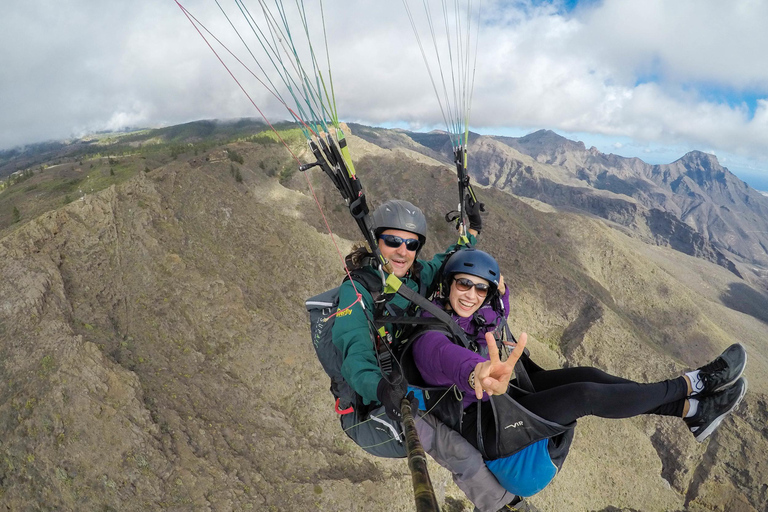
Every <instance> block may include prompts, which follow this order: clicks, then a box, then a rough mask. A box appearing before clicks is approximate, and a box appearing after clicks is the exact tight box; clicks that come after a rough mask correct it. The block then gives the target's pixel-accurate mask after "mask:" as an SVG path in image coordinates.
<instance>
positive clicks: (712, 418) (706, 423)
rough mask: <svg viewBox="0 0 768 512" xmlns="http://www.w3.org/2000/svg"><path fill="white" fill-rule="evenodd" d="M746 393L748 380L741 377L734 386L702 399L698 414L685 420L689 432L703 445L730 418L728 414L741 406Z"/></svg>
mask: <svg viewBox="0 0 768 512" xmlns="http://www.w3.org/2000/svg"><path fill="white" fill-rule="evenodd" d="M746 392H747V379H745V378H744V377H741V378H739V379H738V380H737V381H736V383H735V384H734V385H733V386H731V387H729V388H726V389H724V390H723V391H720V392H719V393H715V394H714V395H710V396H708V397H706V398H702V399H700V400H699V408H698V410H697V411H696V414H694V415H693V417H691V418H684V421H685V423H686V424H687V425H688V430H690V431H691V433H692V434H693V436H694V437H695V438H696V440H697V441H698V442H700V443H701V442H702V441H704V440H705V439H706V438H708V437H709V436H710V435H711V434H712V432H714V431H715V429H716V428H717V427H718V426H720V423H721V422H722V421H723V419H724V418H725V417H726V416H728V413H730V412H731V411H733V410H734V409H735V408H736V406H737V405H739V402H741V399H742V398H744V393H746Z"/></svg>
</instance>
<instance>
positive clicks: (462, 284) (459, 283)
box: [453, 277, 491, 297]
mask: <svg viewBox="0 0 768 512" xmlns="http://www.w3.org/2000/svg"><path fill="white" fill-rule="evenodd" d="M453 282H454V283H456V289H457V290H459V291H460V292H468V291H469V290H470V289H471V288H472V287H473V286H474V287H475V291H476V292H477V296H478V297H485V296H486V295H488V290H490V289H491V287H490V286H489V285H487V284H484V283H475V282H474V281H472V280H471V279H467V278H466V277H461V278H455V277H454V278H453Z"/></svg>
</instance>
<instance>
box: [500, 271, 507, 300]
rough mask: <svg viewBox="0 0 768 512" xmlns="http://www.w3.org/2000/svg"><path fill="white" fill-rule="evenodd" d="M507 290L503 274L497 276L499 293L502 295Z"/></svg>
mask: <svg viewBox="0 0 768 512" xmlns="http://www.w3.org/2000/svg"><path fill="white" fill-rule="evenodd" d="M506 291H507V285H505V284H504V276H503V275H502V276H500V277H499V295H504V293H505V292H506Z"/></svg>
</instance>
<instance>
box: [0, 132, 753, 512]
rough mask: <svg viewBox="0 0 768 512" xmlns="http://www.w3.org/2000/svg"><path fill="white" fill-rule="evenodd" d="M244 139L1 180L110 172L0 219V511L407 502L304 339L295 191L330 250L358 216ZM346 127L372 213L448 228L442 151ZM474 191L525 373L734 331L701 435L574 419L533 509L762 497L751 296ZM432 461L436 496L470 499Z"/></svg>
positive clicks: (714, 272) (304, 248)
mask: <svg viewBox="0 0 768 512" xmlns="http://www.w3.org/2000/svg"><path fill="white" fill-rule="evenodd" d="M255 135H258V134H255ZM385 135H386V137H385V139H386V140H388V141H393V140H397V137H391V138H387V137H389V135H387V134H385ZM148 136H149V135H148ZM366 137H368V138H372V137H373V134H368V135H366ZM398 137H399V136H398ZM246 139H247V140H240V141H233V142H227V143H225V144H213V145H211V146H210V147H208V146H204V145H201V144H198V145H194V144H193V145H192V146H185V149H184V151H182V152H176V150H175V149H174V147H172V146H163V147H162V154H160V153H154V152H153V153H149V152H145V153H142V152H134V153H132V154H127V153H126V154H125V155H122V154H117V152H114V153H115V154H114V155H113V160H116V162H114V163H111V164H110V163H109V161H108V160H107V159H106V158H102V157H98V158H96V157H94V158H93V159H91V160H89V159H84V161H83V164H82V165H79V163H78V162H77V161H76V160H75V161H62V163H61V164H59V165H58V166H57V167H53V168H51V169H50V170H47V171H44V172H42V173H39V172H35V173H34V175H33V176H32V177H30V178H29V179H28V180H27V181H24V182H23V183H19V184H16V185H13V186H12V187H11V188H10V189H8V190H6V191H5V192H3V194H5V193H7V192H14V193H15V194H17V195H14V196H7V197H14V198H16V199H18V200H20V198H22V197H28V196H35V195H36V194H38V193H40V191H41V190H42V189H43V188H44V185H45V183H49V182H50V183H55V184H62V183H63V184H68V183H69V180H72V179H76V178H78V179H79V177H83V179H84V181H82V182H80V183H79V185H81V186H84V184H86V183H87V184H93V186H94V188H96V187H97V185H98V183H96V182H95V181H94V180H95V178H96V175H97V174H98V175H99V176H100V179H102V180H105V181H103V182H99V183H109V181H108V180H115V182H114V183H111V184H109V185H108V186H106V187H104V188H102V189H100V190H95V191H94V192H90V191H88V192H87V193H85V194H84V195H82V196H78V197H77V198H75V199H74V200H73V201H71V202H69V203H68V204H66V205H62V204H61V201H60V200H55V201H54V202H55V208H52V209H49V210H47V211H44V212H43V213H41V214H40V215H36V216H30V217H26V216H24V217H22V219H21V220H20V221H19V222H17V223H15V224H12V225H10V227H8V226H6V227H5V229H4V230H3V231H1V232H0V277H2V278H1V279H0V297H2V301H1V302H0V377H2V379H0V382H2V386H0V426H2V428H3V431H4V432H5V435H4V437H3V438H2V445H0V453H1V454H2V456H3V461H4V464H2V465H0V506H5V507H6V508H10V509H11V510H23V509H25V508H33V507H38V508H40V507H43V508H48V509H56V510H63V511H70V510H71V511H76V510H83V509H102V510H109V509H113V510H126V511H131V510H137V511H139V510H142V511H143V510H157V509H163V508H165V509H170V510H190V509H206V508H207V509H213V510H248V509H249V508H250V509H253V510H270V509H272V510H293V509H296V508H301V509H304V510H354V509H358V508H365V509H366V510H372V511H379V510H380V511H384V510H409V509H412V507H413V498H412V496H411V494H410V493H411V491H410V485H411V482H410V476H409V474H408V472H407V469H406V466H405V463H404V462H403V461H400V460H383V459H376V458H373V457H370V456H368V455H367V454H365V453H364V452H363V451H362V450H360V449H359V448H357V447H355V446H354V445H353V444H352V443H351V441H350V440H349V439H347V438H346V436H345V435H344V434H343V433H342V432H341V430H340V429H339V426H338V419H337V417H336V415H335V413H334V412H333V403H332V400H331V396H330V394H329V393H328V389H327V388H328V382H327V378H326V377H325V376H324V374H323V372H322V370H321V368H320V365H319V364H318V362H317V360H316V358H315V356H314V354H313V353H312V349H311V348H310V346H309V344H310V341H309V340H310V338H309V332H308V327H307V319H306V313H305V311H304V308H303V300H304V299H306V298H307V297H309V296H312V295H314V294H316V293H319V292H320V291H323V290H325V289H328V288H331V287H332V286H336V285H337V284H338V283H339V282H340V281H341V279H342V277H343V271H342V268H341V263H340V260H339V254H338V253H337V252H336V249H335V247H334V242H333V241H332V240H331V238H330V236H329V235H328V233H327V230H326V227H325V224H324V221H323V219H322V218H321V217H320V216H319V215H318V211H317V205H316V204H315V198H314V197H312V196H313V195H314V196H316V198H317V201H318V203H319V204H320V206H321V207H322V210H323V212H324V213H325V217H326V219H327V221H328V223H329V226H330V227H331V230H332V232H333V233H334V234H335V243H336V244H338V245H339V251H340V252H341V253H342V254H344V253H345V252H346V251H347V250H349V248H350V247H351V245H352V242H353V241H355V240H357V239H359V238H360V234H359V233H358V232H357V228H356V227H355V226H354V223H353V222H352V220H351V219H350V218H349V213H348V212H347V211H346V209H345V208H344V206H343V205H341V204H340V199H339V197H338V192H337V191H336V190H335V189H334V188H333V186H332V185H331V184H330V183H329V180H328V179H327V178H326V177H325V176H324V175H323V173H321V172H312V171H310V172H309V173H308V174H303V173H300V172H295V163H294V162H292V161H291V159H290V158H289V156H288V155H287V154H286V152H285V150H284V148H283V147H281V146H279V145H277V144H275V143H274V141H271V139H268V138H267V137H263V136H256V137H253V138H251V137H247V138H246ZM348 141H349V145H350V149H351V152H352V155H353V156H355V164H356V167H357V169H358V173H359V176H360V178H361V179H362V180H363V182H364V184H365V187H366V193H367V194H368V197H369V201H370V206H371V207H375V206H376V205H377V204H380V202H382V201H383V200H385V199H388V198H390V197H399V198H403V199H407V200H411V201H413V202H414V203H416V204H417V205H419V206H420V207H421V208H422V209H423V210H424V212H425V214H426V215H427V217H428V221H429V227H430V229H429V233H428V242H427V246H426V247H425V249H424V250H425V254H431V253H434V252H436V251H438V250H440V249H441V248H442V247H443V246H445V245H447V244H448V243H450V242H452V241H455V236H456V233H455V229H454V227H453V226H452V225H451V224H449V223H446V222H445V221H444V219H443V215H444V212H445V211H446V210H448V209H451V207H452V206H453V204H454V203H455V194H456V185H455V182H456V176H455V171H454V170H453V169H452V168H451V165H450V163H449V165H445V164H444V163H443V162H444V160H445V157H444V156H441V160H434V159H433V160H423V161H422V160H419V159H414V158H411V157H409V156H407V155H408V154H409V153H407V152H403V151H401V148H400V147H396V145H393V147H392V148H384V147H380V146H376V145H375V144H373V143H372V142H370V141H368V140H367V139H363V138H359V137H358V136H357V135H355V133H354V129H353V133H352V134H351V135H349V136H348ZM134 142H135V140H134ZM294 148H295V149H296V151H297V154H298V155H299V157H300V158H303V157H304V156H305V155H304V154H303V153H302V151H306V150H305V149H304V148H305V146H304V145H303V144H300V143H297V144H296V145H295V147H294ZM416 149H417V148H415V147H414V151H416ZM142 150H146V151H148V149H146V148H142ZM428 150H429V148H425V149H423V150H421V151H428ZM134 151H138V150H137V149H135V148H134ZM419 154H422V153H419ZM142 156H144V157H146V158H142ZM520 158H524V156H521V157H520ZM525 158H527V159H528V160H526V162H528V164H531V165H532V163H533V162H534V160H533V159H531V157H525ZM63 160H65V159H63ZM91 163H94V166H93V167H90V164H91ZM148 164H149V165H148ZM110 166H111V167H110ZM150 166H151V168H149V167H150ZM110 168H112V169H114V170H115V176H111V175H110ZM147 169H148V170H147ZM233 170H234V171H239V172H240V176H241V180H240V181H238V179H237V177H236V176H237V173H236V172H233ZM549 170H550V171H553V169H549ZM523 172H524V171H523ZM57 173H61V175H59V174H57ZM121 173H125V176H124V177H123V176H121ZM87 175H89V176H90V178H87V179H86V178H85V176H87ZM307 179H308V180H309V181H310V183H311V184H312V190H313V192H312V193H310V192H309V191H308V187H307V183H306V180H307ZM16 187H18V190H16ZM29 187H33V188H31V189H29V190H27V189H28V188H29ZM51 188H55V187H51ZM57 190H60V192H59V193H61V194H64V193H68V192H67V191H69V189H66V190H65V189H57ZM89 190H90V187H89ZM477 192H478V194H479V195H480V198H481V200H482V201H484V202H485V203H486V205H487V209H488V212H489V213H488V215H487V217H486V218H485V221H484V226H485V227H484V230H483V233H482V235H481V238H480V244H481V245H480V248H482V249H484V250H488V251H489V252H491V253H492V254H494V255H495V256H496V257H497V259H498V260H499V263H500V266H501V268H502V269H503V272H504V276H505V281H507V282H508V285H509V286H510V289H511V290H513V293H512V296H511V307H512V311H513V313H512V316H511V326H512V329H513V332H515V333H516V334H517V333H518V332H520V331H521V330H525V331H527V332H528V333H529V336H530V338H529V339H530V345H529V347H530V349H531V353H532V356H533V357H534V359H535V360H536V361H537V362H538V363H540V364H542V365H543V366H545V367H547V368H555V367H562V366H577V365H595V366H598V367H600V368H603V369H605V370H606V371H610V372H612V373H614V374H617V375H622V376H625V377H628V378H633V379H637V380H642V381H653V380H656V379H662V378H667V377H669V376H672V375H679V374H680V372H682V371H683V370H686V369H690V368H695V367H697V366H699V365H701V364H703V363H705V362H707V361H708V360H709V359H711V358H712V357H714V356H716V355H717V354H718V353H719V352H720V351H721V350H722V349H723V348H724V347H726V346H728V345H729V344H730V343H732V342H734V341H740V342H742V343H744V344H745V346H747V349H748V352H749V353H750V364H749V366H748V368H747V376H748V378H749V380H750V392H749V393H748V395H747V397H746V399H745V402H744V405H743V406H742V407H741V408H740V409H739V410H737V411H736V412H735V413H734V414H733V415H732V416H731V417H729V418H728V419H727V420H726V421H725V422H724V423H723V425H722V427H721V428H720V429H719V430H718V432H717V433H716V434H715V435H714V436H713V437H712V439H711V440H710V441H708V442H707V443H706V444H704V445H699V444H697V443H695V441H694V440H693V439H692V436H690V433H689V432H688V431H687V429H686V428H685V426H684V424H683V423H682V421H678V420H675V421H672V419H669V418H650V417H641V418H636V419H632V420H621V421H613V420H604V419H594V418H585V419H583V420H580V421H579V427H578V429H577V434H576V438H575V441H574V446H573V449H572V451H571V454H570V455H569V458H568V460H567V461H566V464H565V466H564V468H563V471H562V472H561V473H560V474H559V475H558V476H557V477H556V478H555V481H554V482H553V483H552V485H551V486H550V487H548V488H547V489H546V490H545V491H543V492H542V493H540V494H538V495H536V496H535V497H533V498H532V499H531V500H529V502H530V504H531V506H532V507H534V508H535V509H537V510H540V511H550V510H551V511H556V510H617V509H618V510H681V511H690V512H703V511H714V510H722V509H723V508H725V509H727V510H763V509H765V507H766V505H768V502H766V497H765V495H764V493H763V492H762V491H761V489H762V485H763V484H764V483H766V482H768V476H767V473H766V471H768V470H766V468H765V467H764V464H763V462H764V461H763V460H762V454H764V453H765V452H766V449H768V448H766V447H768V436H766V434H765V432H764V428H763V427H764V424H765V421H766V420H768V417H767V416H766V412H765V411H766V410H768V400H767V399H766V395H767V394H768V378H767V377H766V375H768V363H766V361H768V355H766V353H765V344H764V335H765V332H766V325H767V324H766V321H768V319H765V318H764V317H763V316H762V315H763V312H764V310H765V309H766V308H765V307H763V306H766V305H768V294H766V293H765V292H763V291H761V290H760V289H756V288H754V287H752V286H751V285H750V284H749V283H748V282H746V281H744V280H743V279H739V278H738V277H736V276H735V275H734V274H733V273H732V272H729V271H727V270H726V269H724V268H722V267H720V266H717V265H713V264H711V263H710V262H708V261H707V260H705V259H702V258H694V257H690V256H687V255H684V254H682V253H680V252H679V251H674V250H671V249H670V248H668V247H664V246H656V245H649V244H646V243H643V242H642V241H641V239H640V238H638V237H630V236H627V234H626V233H625V232H623V231H619V230H617V229H614V228H613V227H611V225H610V224H609V223H606V222H605V221H603V220H602V219H598V218H596V217H591V216H585V215H583V214H581V213H577V212H576V211H575V210H569V211H560V212H558V211H552V210H551V209H550V210H547V211H545V210H544V209H543V208H542V209H537V208H534V207H533V206H531V205H529V204H527V203H526V202H524V201H522V200H521V199H519V198H518V197H516V196H514V195H510V194H508V193H506V192H503V191H501V190H496V189H492V188H481V187H478V189H477ZM69 193H71V191H70V192H69ZM605 193H606V194H608V192H605ZM611 194H613V193H611ZM613 196H615V197H618V194H613ZM613 196H612V197H613ZM0 200H2V195H0ZM625 202H627V203H631V202H632V201H631V200H625ZM51 204H54V203H51ZM22 210H25V208H22ZM638 356H641V357H640V359H642V361H643V363H642V364H638ZM429 464H430V472H431V475H432V480H433V482H434V483H435V487H436V490H437V492H438V498H439V500H440V503H441V505H442V506H443V508H444V509H446V510H453V511H455V512H458V511H460V510H466V511H469V510H471V509H472V507H471V505H469V504H468V502H466V500H464V498H463V497H462V494H461V492H460V491H459V490H458V488H456V487H455V485H454V484H452V482H451V480H450V476H449V475H447V473H446V472H445V471H444V470H442V469H441V468H439V467H438V466H437V465H436V464H434V461H432V460H431V459H430V461H429Z"/></svg>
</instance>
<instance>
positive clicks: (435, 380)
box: [413, 287, 509, 408]
mask: <svg viewBox="0 0 768 512" xmlns="http://www.w3.org/2000/svg"><path fill="white" fill-rule="evenodd" d="M501 302H502V304H503V305H504V312H505V315H509V287H507V289H506V290H505V292H504V296H503V297H502V298H501ZM438 305H439V304H438ZM475 315H480V316H482V317H483V318H484V319H485V320H486V325H496V324H497V323H498V321H499V320H500V319H499V314H498V313H496V312H495V311H494V310H493V308H491V306H490V305H487V304H486V305H485V306H483V307H481V308H480V309H479V310H477V313H475ZM424 316H430V315H429V313H427V312H424ZM451 317H452V318H453V320H454V321H455V322H456V323H457V324H458V325H459V327H461V329H462V330H463V331H464V332H465V333H467V338H468V339H469V340H470V341H472V340H476V341H477V343H478V345H480V351H481V352H482V354H487V353H488V348H487V346H486V343H485V332H486V331H487V329H486V328H485V327H483V326H480V325H478V323H476V322H475V321H474V319H473V318H472V317H469V318H462V317H460V316H458V315H457V314H455V313H453V314H451ZM413 359H414V363H415V364H416V367H417V368H418V370H419V372H420V373H421V377H422V378H423V379H424V382H426V383H427V384H429V385H431V386H440V387H446V388H447V387H450V386H452V385H454V384H456V386H457V387H458V388H459V389H460V390H461V391H463V392H464V407H465V408H466V407H468V406H469V405H470V404H472V403H473V402H475V401H476V400H477V398H475V390H474V389H473V388H471V387H469V382H468V379H469V374H470V373H472V370H474V369H475V366H477V363H481V362H483V361H485V360H487V359H488V358H487V357H485V356H483V355H480V354H476V353H475V352H472V351H471V350H469V349H466V348H464V347H462V346H459V345H456V344H455V343H453V342H452V341H451V340H450V339H449V338H448V337H447V336H446V335H445V334H443V333H441V332H437V331H427V332H425V333H424V334H422V335H421V336H419V337H418V338H416V340H415V341H414V342H413ZM483 400H488V395H483Z"/></svg>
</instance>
